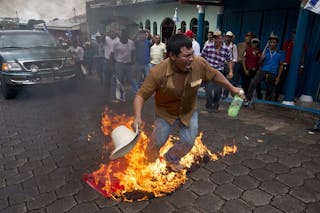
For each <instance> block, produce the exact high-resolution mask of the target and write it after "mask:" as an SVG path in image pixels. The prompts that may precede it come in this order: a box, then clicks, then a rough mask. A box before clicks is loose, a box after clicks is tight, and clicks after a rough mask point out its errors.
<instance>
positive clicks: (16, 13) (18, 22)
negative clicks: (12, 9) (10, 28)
mask: <svg viewBox="0 0 320 213" xmlns="http://www.w3.org/2000/svg"><path fill="white" fill-rule="evenodd" d="M16 16H17V24H19V16H18V10H16Z"/></svg>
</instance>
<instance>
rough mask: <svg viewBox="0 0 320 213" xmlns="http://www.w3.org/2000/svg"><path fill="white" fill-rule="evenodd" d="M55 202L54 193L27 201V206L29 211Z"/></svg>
mask: <svg viewBox="0 0 320 213" xmlns="http://www.w3.org/2000/svg"><path fill="white" fill-rule="evenodd" d="M55 200H56V195H55V193H54V192H50V193H44V194H41V195H39V196H37V197H34V198H32V200H30V201H28V202H27V206H28V209H29V210H33V209H40V208H42V207H45V206H47V205H49V204H50V203H52V202H54V201H55Z"/></svg>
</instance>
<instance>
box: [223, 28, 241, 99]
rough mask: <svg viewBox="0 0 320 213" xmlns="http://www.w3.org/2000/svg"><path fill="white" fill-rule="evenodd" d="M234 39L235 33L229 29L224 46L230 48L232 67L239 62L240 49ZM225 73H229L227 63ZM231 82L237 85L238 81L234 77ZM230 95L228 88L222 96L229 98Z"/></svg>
mask: <svg viewBox="0 0 320 213" xmlns="http://www.w3.org/2000/svg"><path fill="white" fill-rule="evenodd" d="M233 39H234V34H233V33H232V32H231V31H228V32H227V33H226V35H225V37H224V44H223V45H224V46H225V47H226V48H228V50H229V51H230V53H231V60H232V67H233V68H234V64H235V63H236V62H237V60H238V49H237V45H235V44H234V43H233ZM224 70H225V72H226V73H225V74H226V75H228V73H229V68H228V66H227V65H225V69H224ZM229 80H230V82H231V83H232V84H233V85H234V86H235V85H236V83H235V82H234V80H233V79H229ZM228 95H229V91H228V90H224V92H223V96H222V98H227V97H228Z"/></svg>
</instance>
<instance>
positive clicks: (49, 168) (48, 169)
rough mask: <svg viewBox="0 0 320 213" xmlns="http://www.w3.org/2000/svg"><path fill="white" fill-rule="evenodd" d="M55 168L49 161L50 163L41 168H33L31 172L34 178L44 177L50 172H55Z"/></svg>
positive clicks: (53, 163)
mask: <svg viewBox="0 0 320 213" xmlns="http://www.w3.org/2000/svg"><path fill="white" fill-rule="evenodd" d="M56 168H57V165H56V164H55V162H54V161H50V162H46V163H43V166H40V167H37V168H35V169H34V170H33V172H34V174H35V175H36V176H39V175H46V174H49V173H50V172H52V171H53V170H55V169H56Z"/></svg>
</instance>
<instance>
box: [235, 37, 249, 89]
mask: <svg viewBox="0 0 320 213" xmlns="http://www.w3.org/2000/svg"><path fill="white" fill-rule="evenodd" d="M253 37H254V35H253V33H252V32H247V33H246V35H245V36H244V41H243V42H240V43H238V44H237V51H238V58H237V62H236V63H235V65H234V77H233V79H232V83H233V85H238V84H239V81H240V79H241V78H242V77H243V74H244V71H243V66H242V61H243V55H244V52H245V51H246V50H247V49H248V48H249V47H250V46H251V39H252V38H253Z"/></svg>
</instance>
